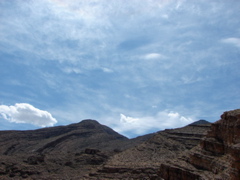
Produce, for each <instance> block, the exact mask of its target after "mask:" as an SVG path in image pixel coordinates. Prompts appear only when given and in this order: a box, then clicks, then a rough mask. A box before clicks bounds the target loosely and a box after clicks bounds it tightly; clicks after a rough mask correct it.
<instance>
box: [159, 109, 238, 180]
mask: <svg viewBox="0 0 240 180" xmlns="http://www.w3.org/2000/svg"><path fill="white" fill-rule="evenodd" d="M159 174H160V176H161V177H162V178H164V179H166V180H175V179H176V180H177V179H178V180H179V179H184V180H186V179H204V180H206V179H209V180H210V179H211V180H212V179H218V180H225V179H229V180H239V179H240V109H238V110H234V111H228V112H225V113H224V114H223V115H222V116H221V119H220V120H219V121H217V122H216V123H214V124H212V126H211V129H210V131H209V132H208V134H207V136H206V137H205V138H204V139H203V140H201V142H200V145H199V146H197V147H196V148H193V149H192V150H190V151H189V152H187V153H186V154H185V155H182V156H181V157H180V158H177V159H175V160H171V161H166V162H165V163H163V164H162V165H161V167H160V170H159Z"/></svg>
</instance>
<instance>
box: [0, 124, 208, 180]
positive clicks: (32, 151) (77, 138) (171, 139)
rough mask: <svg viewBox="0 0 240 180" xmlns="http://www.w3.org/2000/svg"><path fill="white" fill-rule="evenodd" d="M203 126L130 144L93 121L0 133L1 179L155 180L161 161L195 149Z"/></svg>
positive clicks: (145, 137)
mask: <svg viewBox="0 0 240 180" xmlns="http://www.w3.org/2000/svg"><path fill="white" fill-rule="evenodd" d="M204 123H206V122H204ZM204 123H202V121H201V122H200V121H199V122H196V123H194V124H191V125H189V126H185V127H183V128H177V129H167V130H164V131H159V132H157V133H154V134H148V135H145V136H141V137H137V138H134V139H128V138H126V137H124V136H122V135H120V134H118V133H117V132H115V131H113V130H112V129H110V128H108V127H106V126H104V125H101V124H99V123H98V122H97V121H95V120H83V121H81V122H80V123H76V124H71V125H68V126H59V127H51V128H43V129H38V130H32V131H0V158H1V162H0V179H10V178H11V179H73V180H74V179H159V178H160V177H159V176H158V170H159V168H160V166H161V164H162V163H163V162H165V161H166V160H168V159H173V158H176V157H177V156H178V155H180V154H181V153H182V152H184V151H188V150H189V149H191V148H193V147H195V146H196V145H197V144H198V143H199V142H200V140H201V138H202V137H204V136H205V135H206V133H207V131H208V130H209V128H210V124H209V123H206V124H204Z"/></svg>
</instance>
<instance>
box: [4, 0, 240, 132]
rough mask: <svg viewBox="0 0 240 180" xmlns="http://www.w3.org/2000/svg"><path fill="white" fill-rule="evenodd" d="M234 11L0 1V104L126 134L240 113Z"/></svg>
mask: <svg viewBox="0 0 240 180" xmlns="http://www.w3.org/2000/svg"><path fill="white" fill-rule="evenodd" d="M239 9H240V2H239V1H235V0H230V2H228V1H219V0H212V1H208V0H201V1H186V0H142V1H139V0H131V1H127V0H114V1H109V0H77V1H76V0H61V1H59V0H27V1H9V0H2V1H1V2H0V12H1V13H0V15H1V19H0V23H1V26H0V46H1V48H0V59H1V61H0V82H1V90H0V100H1V102H0V103H2V104H15V103H17V102H27V103H28V104H34V105H36V106H39V107H43V109H48V110H49V111H51V113H52V114H53V116H54V117H56V119H58V123H57V124H59V125H61V124H69V123H71V122H78V121H80V120H82V119H88V118H90V119H96V120H99V121H100V122H101V123H103V124H106V125H111V127H114V128H117V124H120V125H119V128H117V129H119V131H121V132H124V133H129V132H131V131H133V132H134V133H137V132H136V131H137V130H135V129H134V128H136V129H141V127H146V128H145V130H143V129H141V130H139V132H140V131H141V132H142V133H148V132H152V131H155V130H156V129H153V127H158V128H160V126H161V127H167V128H170V127H169V126H170V125H172V126H174V127H175V125H176V126H177V125H178V126H181V125H183V124H182V123H181V122H182V121H180V120H179V119H181V117H186V119H189V117H191V119H194V120H197V119H206V120H209V121H215V120H217V119H218V118H219V115H220V114H221V113H222V112H223V111H226V110H230V109H235V108H238V106H239V99H240V94H239V92H240V89H239V87H240V81H239V78H238V77H240V71H239V68H238V67H239V66H240V61H239V57H240V51H239V44H240V41H239V38H240V26H239V24H240V23H239V17H240V11H239ZM166 109H168V110H167V111H165V110H166ZM170 112H174V113H178V116H177V117H175V118H173V117H172V116H171V113H170ZM159 113H160V114H161V115H159V116H158V115H157V114H159ZM169 113H170V114H169ZM174 113H173V114H174ZM119 114H123V115H122V117H120V118H121V119H122V121H119ZM6 118H7V117H6ZM50 119H51V118H50ZM154 119H156V121H155V120H154ZM165 120H166V122H172V123H170V124H169V126H167V125H166V124H165V125H160V124H164V123H165ZM21 121H23V120H21ZM130 121H133V122H131V123H130ZM148 121H149V122H152V123H148ZM50 122H51V121H50ZM157 122H158V123H157ZM124 124H126V125H124ZM137 124H141V126H140V127H138V126H137ZM150 124H153V126H150ZM158 124H159V126H158ZM127 125H128V126H127ZM121 128H122V130H121ZM127 128H129V129H127ZM139 132H138V134H139Z"/></svg>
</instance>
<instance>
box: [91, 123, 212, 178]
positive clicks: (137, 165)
mask: <svg viewBox="0 0 240 180" xmlns="http://www.w3.org/2000/svg"><path fill="white" fill-rule="evenodd" d="M210 126H211V124H210V123H208V122H206V124H202V123H198V122H196V123H195V124H192V125H188V126H185V127H182V128H177V129H167V130H164V131H159V132H157V133H155V134H154V135H153V136H152V137H151V138H150V139H148V140H146V141H145V142H143V143H141V144H139V145H137V146H135V147H132V148H129V149H126V150H124V151H122V152H120V153H117V154H115V155H113V156H112V157H110V158H109V160H108V161H107V162H106V163H105V165H104V166H103V168H102V169H100V170H98V172H96V173H95V174H92V176H94V177H100V178H101V179H111V177H112V175H113V173H114V179H126V178H132V179H158V178H159V177H158V174H157V172H158V169H159V168H160V166H161V164H162V162H164V161H165V160H166V159H173V158H176V157H177V156H178V155H180V154H181V153H182V152H183V151H187V150H189V149H191V148H193V147H195V146H196V145H197V144H199V142H200V139H201V138H202V137H204V136H205V135H206V133H207V131H208V130H209V128H210Z"/></svg>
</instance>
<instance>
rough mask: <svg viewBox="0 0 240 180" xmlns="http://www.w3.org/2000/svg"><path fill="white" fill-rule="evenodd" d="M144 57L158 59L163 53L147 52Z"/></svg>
mask: <svg viewBox="0 0 240 180" xmlns="http://www.w3.org/2000/svg"><path fill="white" fill-rule="evenodd" d="M143 58H144V59H160V58H163V55H161V54H159V53H149V54H146V55H144V56H143Z"/></svg>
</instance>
